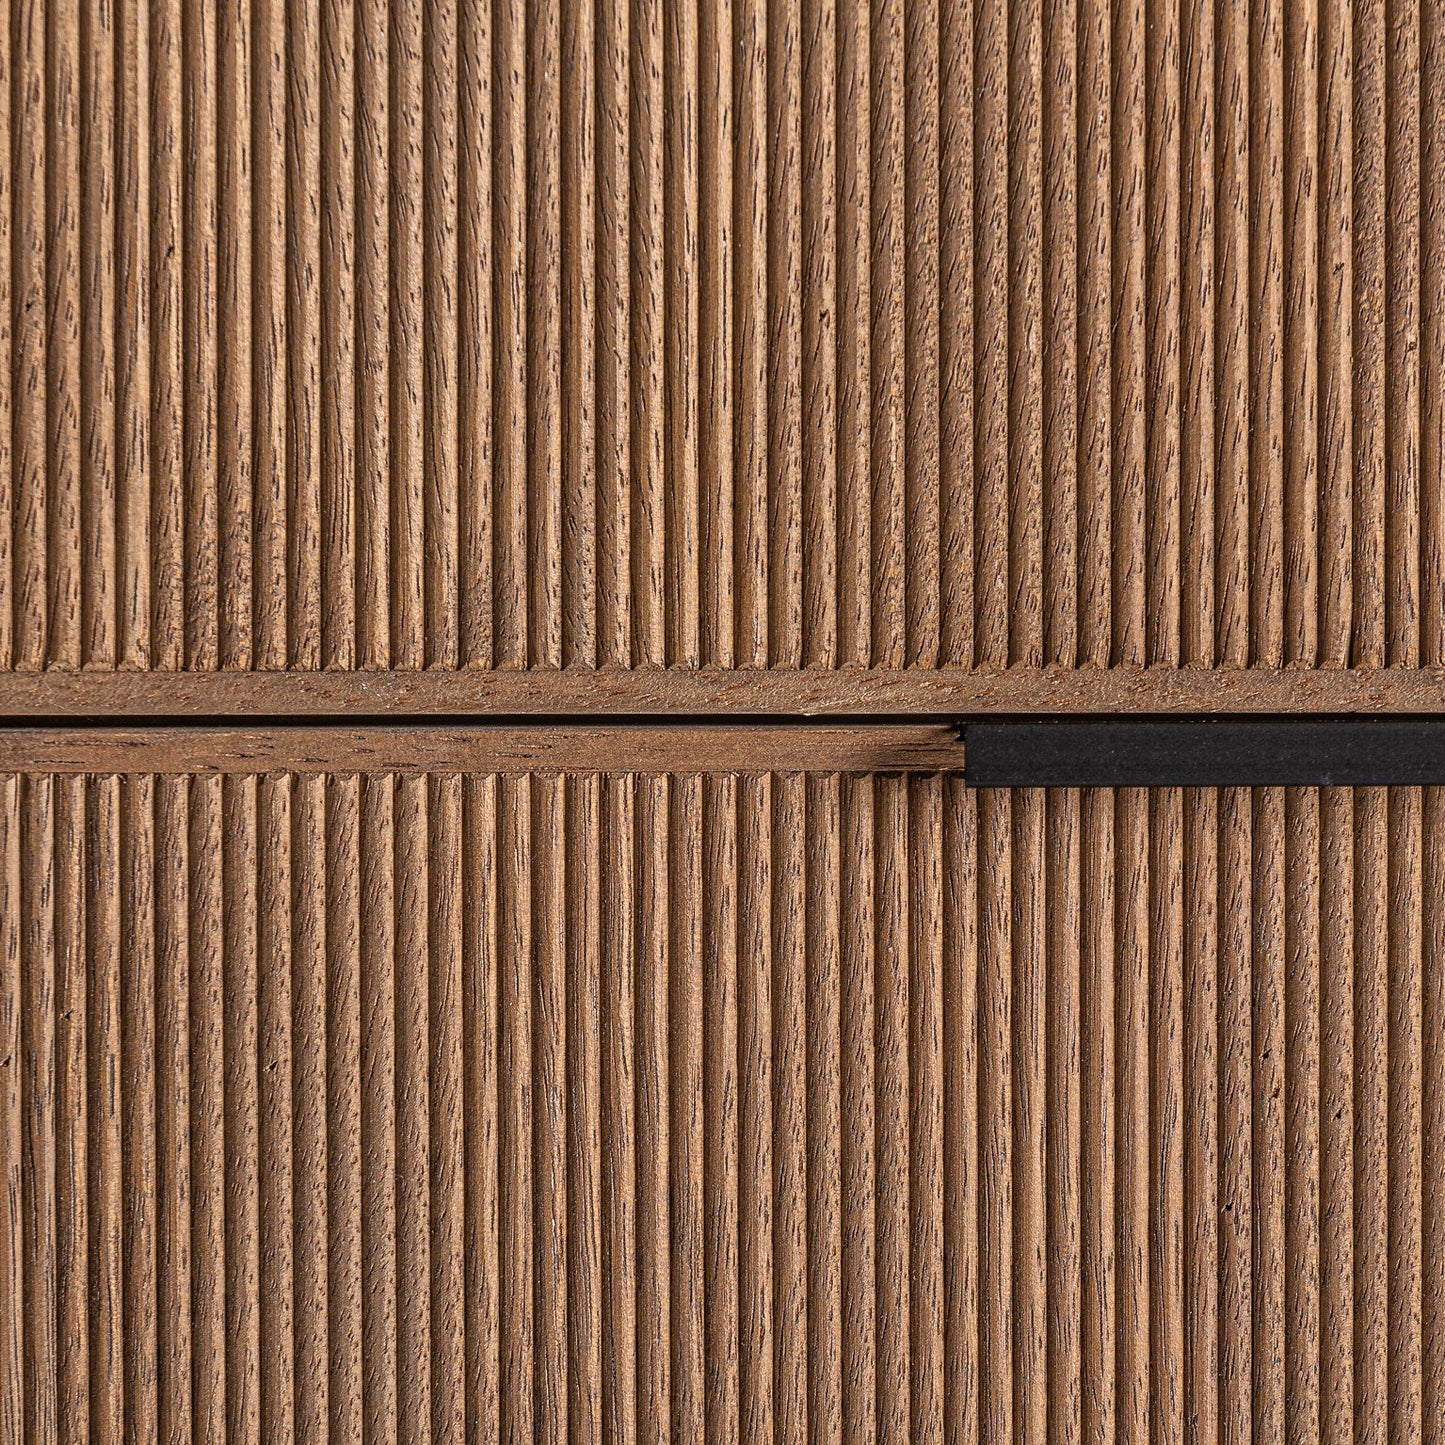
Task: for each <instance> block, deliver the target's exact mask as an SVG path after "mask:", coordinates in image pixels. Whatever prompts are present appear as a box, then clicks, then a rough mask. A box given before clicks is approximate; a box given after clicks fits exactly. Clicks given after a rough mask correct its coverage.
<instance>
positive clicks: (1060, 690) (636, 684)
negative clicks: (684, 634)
mask: <svg viewBox="0 0 1445 1445" xmlns="http://www.w3.org/2000/svg"><path fill="white" fill-rule="evenodd" d="M1441 711H1445V668H1435V667H1432V668H1390V667H1382V668H1352V669H1348V670H1345V669H1330V668H1313V669H1303V668H1301V669H1294V668H1262V667H1261V668H1237V669H1228V668H1218V669H1212V668H1211V669H1205V668H1156V667H1151V668H1135V667H1127V668H1126V667H1115V668H1062V667H1048V668H1027V667H1015V668H1008V669H1006V670H1005V669H999V670H986V669H971V670H965V669H959V668H937V669H928V670H925V669H922V668H915V669H898V670H879V669H869V670H859V671H841V670H840V671H836V672H818V671H805V670H795V669H783V668H772V669H766V670H761V669H760V670H750V669H741V668H739V669H736V670H730V671H723V670H708V671H691V670H687V669H660V668H659V669H652V670H646V671H644V670H640V669H637V670H632V671H613V672H602V671H593V670H591V669H588V670H583V671H558V672H541V671H526V672H522V671H516V672H503V671H481V670H478V671H470V672H431V671H417V672H307V673H301V672H247V673H241V672H212V673H166V674H161V673H155V672H117V673H108V672H54V671H52V672H36V673H20V672H14V673H0V717H3V718H8V719H16V720H19V719H27V718H28V719H35V718H40V719H47V718H49V719H56V720H59V719H67V718H86V717H107V716H108V717H117V718H123V717H132V716H148V717H155V718H174V719H176V720H183V719H186V718H191V719H196V720H200V719H213V720H225V721H226V723H227V724H228V725H235V724H239V723H244V722H245V721H246V719H248V718H252V717H263V718H264V717H272V718H275V717H294V718H306V719H312V720H319V719H324V718H327V717H335V718H337V719H346V718H353V719H355V718H364V719H376V718H379V717H383V716H391V715H398V716H405V715H422V716H425V715H432V716H446V715H450V716H457V717H462V716H469V715H470V716H476V717H482V716H486V717H494V718H507V717H518V718H521V717H527V718H530V719H532V720H533V721H534V722H538V723H540V722H543V721H556V720H558V719H576V718H585V717H588V716H599V717H607V716H610V717H614V718H616V717H690V716H717V717H734V718H745V717H748V716H753V717H757V718H760V719H766V718H768V717H769V716H794V717H827V716H834V717H838V716H842V717H850V716H851V717H873V718H889V717H909V716H913V717H932V718H939V717H952V718H963V717H969V716H974V715H988V714H1005V715H1007V714H1030V713H1066V714H1080V713H1083V714H1087V713H1095V714H1114V713H1324V714H1334V713H1362V714H1368V713H1438V712H1441Z"/></svg>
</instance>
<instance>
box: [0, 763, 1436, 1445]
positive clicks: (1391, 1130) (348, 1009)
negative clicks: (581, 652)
mask: <svg viewBox="0 0 1445 1445" xmlns="http://www.w3.org/2000/svg"><path fill="white" fill-rule="evenodd" d="M1442 886H1445V793H1442V791H1441V790H1437V789H1427V790H1424V791H1423V792H1421V791H1419V790H1393V791H1389V792H1386V791H1384V790H1358V791H1354V792H1351V791H1347V790H1329V791H1323V792H1319V791H1314V790H1307V789H1299V790H1295V789H1291V790H1288V791H1284V790H1279V789H1272V790H1271V789H1262V790H1258V791H1255V792H1250V791H1246V790H1221V791H1218V792H1216V791H1189V792H1181V791H1180V790H1169V789H1164V790H1158V791H1154V792H1152V793H1145V792H1120V793H1110V792H1105V791H1090V792H1083V793H1079V792H1074V791H1057V792H1048V793H1044V792H1040V791H1015V792H1002V791H998V792H990V791H983V792H975V791H970V790H968V789H966V788H965V787H964V786H963V784H962V782H961V780H960V779H959V778H957V777H956V776H951V775H947V774H943V775H940V774H937V773H913V774H905V775H889V776H883V775H857V774H843V775H839V774H837V773H829V772H808V773H773V774H767V773H763V774H758V773H724V774H707V775H702V774H671V775H668V774H656V773H615V774H596V773H564V774H555V773H548V774H533V775H531V776H527V775H516V774H507V775H497V774H485V775H481V774H470V775H462V774H455V773H449V774H432V775H429V776H422V775H409V774H408V775H393V774H363V775H356V774H333V775H330V776H326V775H319V776H318V775H311V776H302V775H299V774H286V773H273V774H265V775H261V776H258V775H255V774H245V773H230V774H227V775H225V776H209V777H195V778H185V777H174V776H166V777H156V776H151V775H142V774H129V775H124V776H90V777H83V776H58V775H43V774H26V775H13V774H11V775H5V776H4V777H0V1139H3V1147H0V1161H3V1168H4V1171H5V1187H4V1188H3V1190H0V1211H3V1214H4V1219H3V1228H0V1238H3V1240H4V1241H5V1245H4V1248H3V1250H0V1433H3V1435H4V1437H5V1438H6V1439H7V1440H16V1441H20V1440H34V1441H41V1440H44V1441H50V1440H65V1439H85V1438H95V1439H119V1438H122V1437H123V1436H124V1437H126V1438H133V1439H152V1438H162V1439H176V1438H186V1437H188V1436H193V1437H194V1438H200V1439H207V1440H214V1439H219V1438H221V1432H222V1428H223V1425H224V1427H225V1428H226V1429H227V1431H228V1432H230V1434H231V1435H234V1436H235V1437H236V1438H247V1439H249V1438H255V1437H256V1436H257V1434H258V1432H259V1433H260V1434H262V1435H265V1436H267V1437H268V1438H269V1437H270V1436H271V1435H273V1434H274V1435H278V1436H280V1437H281V1438H290V1436H291V1435H292V1434H293V1433H294V1434H295V1435H296V1436H298V1437H300V1438H309V1439H318V1438H327V1437H329V1438H332V1439H335V1440H345V1441H352V1440H356V1439H360V1438H391V1437H392V1435H393V1434H396V1435H398V1436H400V1437H401V1438H407V1439H437V1440H447V1439H463V1438H467V1439H476V1440H491V1439H498V1438H500V1439H507V1440H514V1439H524V1438H532V1432H533V1431H534V1430H535V1431H536V1433H537V1434H538V1435H539V1436H540V1437H542V1438H548V1439H560V1438H564V1437H565V1438H569V1439H575V1440H612V1441H618V1440H631V1439H641V1440H655V1439H661V1438H667V1437H668V1436H669V1434H670V1435H671V1436H672V1437H673V1438H678V1439H690V1440H699V1439H712V1440H728V1439H731V1440H742V1441H749V1442H762V1441H771V1440H774V1439H786V1440H801V1439H805V1438H832V1439H839V1438H841V1439H846V1440H849V1441H868V1440H884V1441H905V1440H908V1441H928V1440H939V1441H945V1440H946V1441H950V1442H954V1441H967V1440H973V1439H983V1440H989V1441H995V1440H997V1441H1002V1440H1006V1439H1010V1438H1014V1437H1018V1438H1030V1439H1038V1438H1044V1436H1045V1434H1046V1432H1047V1435H1048V1438H1052V1439H1060V1440H1083V1439H1089V1440H1094V1439H1112V1438H1116V1437H1119V1438H1124V1437H1127V1438H1131V1439H1143V1438H1153V1439H1179V1438H1189V1439H1198V1440H1212V1439H1216V1438H1230V1439H1249V1438H1254V1439H1259V1440H1278V1439H1284V1438H1291V1439H1293V1438H1300V1439H1314V1438H1321V1439H1327V1440H1350V1439H1360V1440H1372V1439H1385V1438H1390V1439H1399V1440H1415V1439H1424V1440H1436V1439H1438V1438H1439V1435H1440V1431H1441V1426H1442V1421H1445V1356H1442V1347H1445V1320H1442V1318H1441V1308H1442V1305H1441V1301H1442V1299H1445V1199H1442V1195H1441V1185H1440V1181H1441V1179H1442V1178H1445V922H1442V920H1445V913H1442V910H1441V907H1440V902H1439V900H1440V898H1441V896H1442Z"/></svg>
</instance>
